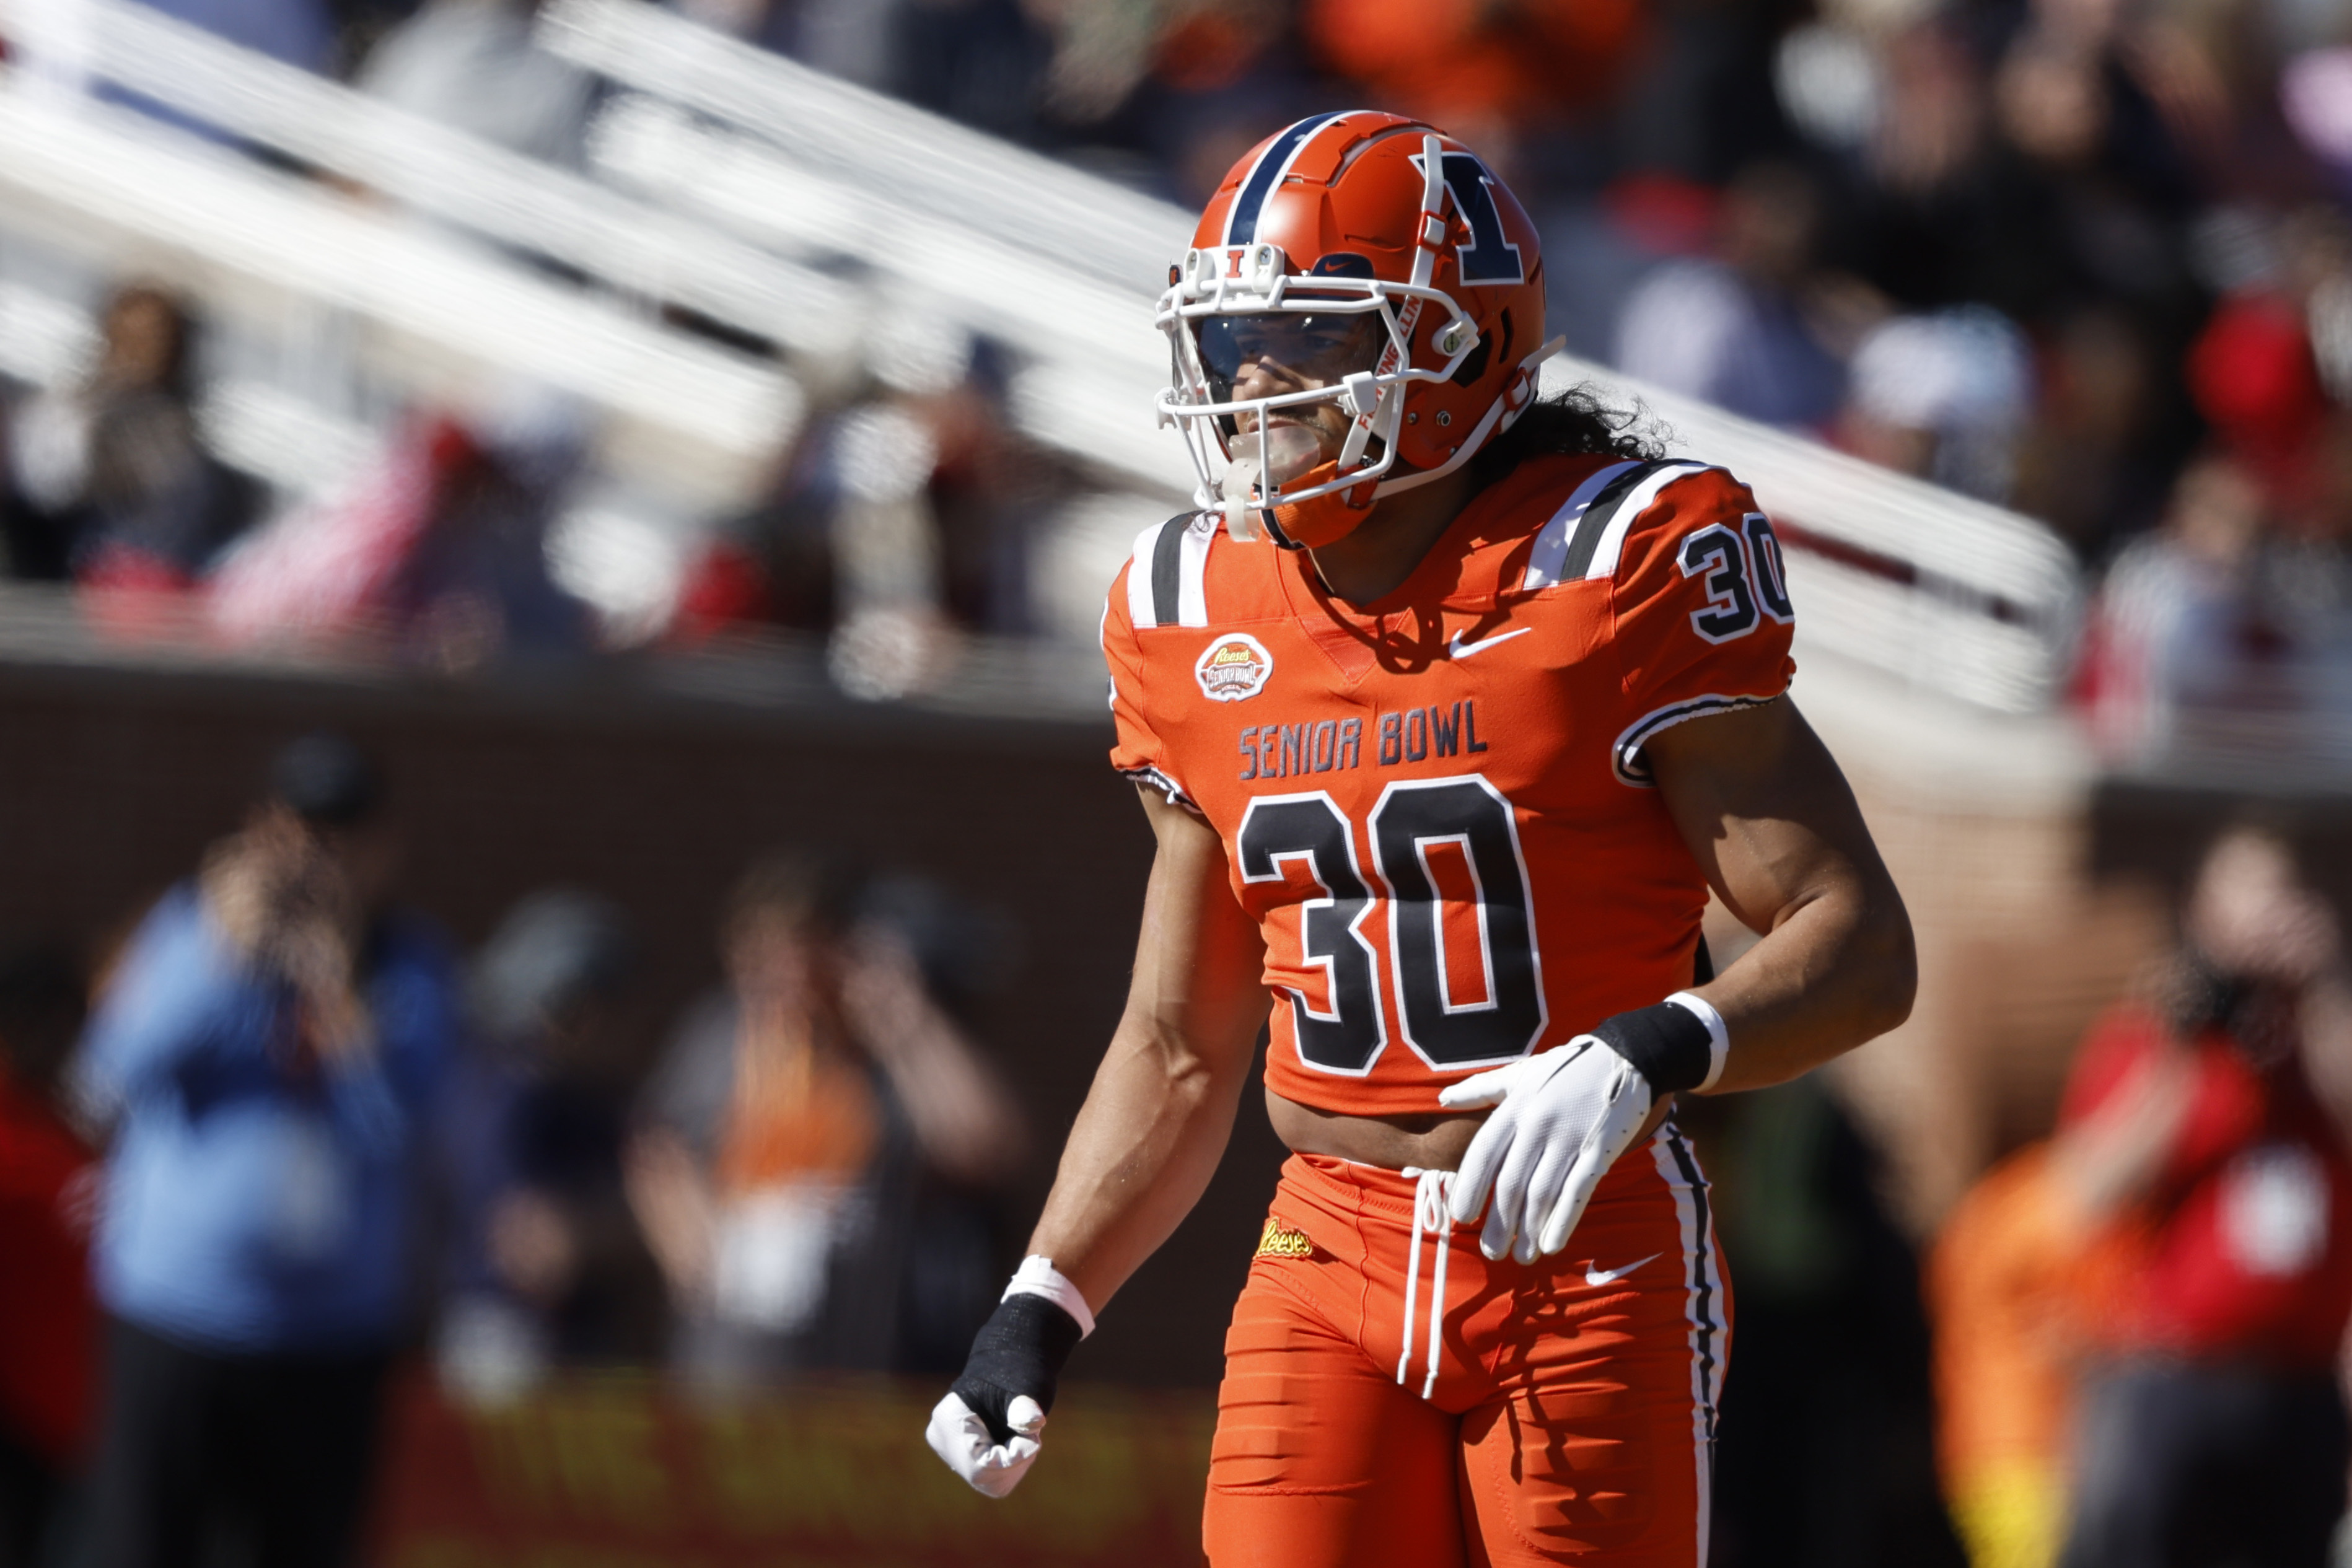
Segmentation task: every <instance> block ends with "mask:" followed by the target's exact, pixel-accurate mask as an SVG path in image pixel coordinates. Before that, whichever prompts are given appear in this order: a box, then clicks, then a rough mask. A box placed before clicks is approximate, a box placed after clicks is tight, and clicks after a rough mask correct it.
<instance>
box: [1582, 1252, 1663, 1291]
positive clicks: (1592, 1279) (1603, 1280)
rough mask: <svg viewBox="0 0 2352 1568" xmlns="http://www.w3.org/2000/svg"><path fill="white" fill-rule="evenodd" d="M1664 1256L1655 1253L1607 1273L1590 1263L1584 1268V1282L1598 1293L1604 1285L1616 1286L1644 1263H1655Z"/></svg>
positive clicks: (1661, 1253) (1660, 1253)
mask: <svg viewBox="0 0 2352 1568" xmlns="http://www.w3.org/2000/svg"><path fill="white" fill-rule="evenodd" d="M1664 1256H1665V1254H1664V1253H1663V1252H1653V1253H1651V1254H1650V1255H1649V1256H1648V1257H1647V1258H1644V1259H1642V1260H1640V1261H1639V1262H1633V1263H1628V1264H1626V1265H1625V1266H1624V1267H1623V1268H1622V1269H1611V1270H1605V1271H1604V1270H1600V1269H1597V1268H1594V1267H1593V1266H1592V1264H1590V1263H1588V1264H1586V1265H1585V1268H1584V1282H1585V1283H1586V1284H1588V1285H1590V1286H1591V1287H1592V1288H1593V1289H1594V1290H1596V1291H1597V1290H1599V1289H1600V1288H1601V1286H1603V1285H1613V1284H1615V1283H1616V1282H1617V1281H1620V1280H1622V1279H1623V1278H1624V1277H1625V1276H1626V1275H1628V1274H1630V1273H1632V1272H1633V1270H1636V1269H1638V1268H1640V1267H1641V1266H1642V1264H1643V1263H1654V1262H1656V1261H1657V1260H1659V1259H1661V1258H1663V1257H1664ZM1595 1261H1596V1262H1597V1261H1598V1260H1597V1259H1596V1260H1595Z"/></svg>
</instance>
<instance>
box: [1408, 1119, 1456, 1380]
mask: <svg viewBox="0 0 2352 1568" xmlns="http://www.w3.org/2000/svg"><path fill="white" fill-rule="evenodd" d="M1403 1174H1404V1175H1406V1176H1412V1177H1414V1178H1415V1180H1414V1184H1413V1189H1412V1255H1411V1256H1410V1257H1409V1258H1408V1259H1407V1260H1406V1261H1405V1266H1404V1346H1403V1348H1402V1349H1401V1350H1399V1351H1398V1352H1397V1382H1398V1384H1399V1385H1402V1384H1403V1382H1404V1377H1405V1371H1406V1368H1407V1367H1409V1366H1410V1365H1411V1364H1412V1317H1413V1309H1414V1307H1415V1306H1416V1305H1417V1304H1418V1302H1419V1300H1420V1296H1421V1239H1422V1237H1423V1235H1424V1234H1427V1235H1429V1236H1430V1238H1431V1239H1433V1240H1434V1241H1435V1242H1436V1243H1437V1268H1436V1270H1435V1271H1434V1275H1433V1278H1432V1279H1431V1281H1430V1292H1429V1375H1428V1376H1427V1377H1426V1378H1424V1379H1423V1382H1422V1385H1421V1396H1422V1397H1423V1399H1426V1398H1428V1397H1429V1396H1430V1395H1431V1394H1433V1393H1434V1392H1435V1391H1436V1388H1437V1353H1438V1349H1439V1347H1440V1344H1441V1343H1442V1342H1441V1340H1440V1338H1439V1334H1440V1331H1441V1330H1442V1329H1443V1328H1444V1322H1445V1255H1446V1254H1447V1253H1448V1252H1450V1251H1452V1250H1453V1248H1452V1247H1451V1246H1450V1245H1448V1239H1449V1238H1450V1237H1451V1236H1452V1234H1453V1230H1454V1210H1453V1208H1452V1207H1451V1206H1452V1204H1453V1201H1454V1173H1453V1172H1452V1171H1425V1170H1423V1169H1422V1168H1421V1167H1420V1166H1405V1168H1404V1173H1403Z"/></svg>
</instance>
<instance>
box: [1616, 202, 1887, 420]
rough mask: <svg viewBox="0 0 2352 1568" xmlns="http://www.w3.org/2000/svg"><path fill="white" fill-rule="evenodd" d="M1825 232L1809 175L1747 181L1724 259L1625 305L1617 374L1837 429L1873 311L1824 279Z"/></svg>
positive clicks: (1729, 210)
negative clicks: (1848, 366) (1849, 359)
mask: <svg viewBox="0 0 2352 1568" xmlns="http://www.w3.org/2000/svg"><path fill="white" fill-rule="evenodd" d="M1820 225H1821V198H1820V193H1818V192H1817V191H1816V190H1815V189H1814V187H1813V184H1812V182H1811V180H1810V179H1808V178H1807V177H1806V175H1805V174H1804V173H1803V172H1801V171H1800V170H1799V169H1797V168H1795V167H1793V166H1791V165H1788V164H1778V163H1762V164H1751V165H1749V166H1748V168H1747V169H1745V170H1743V171H1741V172H1740V175H1739V177H1738V179H1736V180H1734V181H1733V182H1732V183H1731V186H1730V188H1729V189H1728V190H1727V191H1726V192H1725V193H1724V194H1723V200H1722V204H1721V207H1720V209H1719V213H1718V216H1717V238H1716V247H1715V248H1716V255H1715V256H1714V257H1712V258H1710V259H1706V260H1694V261H1682V262H1670V263H1668V264H1667V265H1666V266H1664V267H1660V268H1658V269H1657V270H1656V271H1655V272H1654V273H1652V274H1651V275H1650V277H1648V278H1647V279H1645V280H1644V281H1643V284H1642V286H1641V287H1640V288H1638V289H1637V290H1635V292H1634V293H1633V297H1632V298H1630V299H1628V300H1627V301H1626V303H1625V308H1624V314H1623V315H1622V318H1621V319H1619V322H1618V333H1617V355H1616V360H1617V368H1618V369H1620V370H1622V371H1624V372H1625V373H1626V374H1628V375H1632V376H1638V377H1640V378H1642V379H1643V380H1644V381H1650V382H1656V383H1657V384H1658V385H1660V386H1662V387H1664V388H1666V389H1667V390H1668V391H1670V392H1683V393H1685V394H1687V395H1688V396H1691V397H1696V398H1701V399H1704V400H1705V401H1706V402H1711V403H1716V404H1717V405H1719V406H1721V407H1724V408H1727V409H1729V410H1730V411H1731V412H1732V413H1739V414H1745V415H1747V416H1748V418H1750V419H1759V420H1762V421H1764V422H1765V423H1769V424H1784V425H1798V426H1811V425H1821V424H1825V423H1828V421H1829V418H1830V416H1831V414H1832V413H1834V412H1836V409H1837V406H1838V402H1839V401H1840V397H1841V395H1842V393H1843V391H1844V380H1845V369H1844V366H1843V363H1842V360H1843V353H1844V351H1846V350H1850V349H1851V348H1852V346H1853V338H1854V337H1856V336H1858V335H1859V330H1860V326H1861V325H1863V324H1866V321H1865V322H1862V323H1857V322H1856V320H1855V318H1856V317H1857V316H1858V315H1859V314H1860V313H1861V311H1866V310H1867V309H1868V308H1869V307H1868V303H1867V296H1866V293H1865V295H1864V301H1863V302H1862V304H1861V307H1860V310H1857V309H1856V308H1855V305H1854V303H1853V295H1854V293H1855V292H1857V290H1856V289H1855V288H1853V287H1851V286H1849V287H1845V288H1840V287H1838V285H1837V284H1836V283H1834V282H1833V281H1832V280H1831V279H1828V278H1826V277H1822V276H1821V275H1820V274H1819V273H1818V271H1817V269H1816V260H1815V254H1814V253H1815V244H1816V240H1817V237H1818V231H1819V229H1820Z"/></svg>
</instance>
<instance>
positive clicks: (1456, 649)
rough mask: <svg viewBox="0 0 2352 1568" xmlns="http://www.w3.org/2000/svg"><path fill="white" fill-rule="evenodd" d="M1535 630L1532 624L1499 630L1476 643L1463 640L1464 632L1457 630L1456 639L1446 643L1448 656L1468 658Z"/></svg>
mask: <svg viewBox="0 0 2352 1568" xmlns="http://www.w3.org/2000/svg"><path fill="white" fill-rule="evenodd" d="M1534 630H1535V628H1534V627H1532V626H1522V627H1520V628H1519V629H1518V630H1517V631H1516V632H1496V633H1495V634H1494V635H1493V636H1492V637H1481V638H1479V639H1478V641H1476V642H1475V643H1465V642H1464V641H1463V640H1462V633H1461V632H1455V633H1454V640H1453V641H1452V642H1451V643H1447V644H1446V645H1445V652H1446V656H1447V657H1449V658H1454V659H1466V658H1468V657H1469V656H1470V655H1471V654H1473V653H1485V652H1486V650H1487V649H1489V648H1491V647H1493V646H1494V645H1495V644H1496V643H1507V642H1509V641H1510V640H1511V639H1512V638H1514V637H1524V636H1526V635H1527V634H1528V632H1532V631H1534Z"/></svg>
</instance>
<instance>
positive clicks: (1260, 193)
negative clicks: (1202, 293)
mask: <svg viewBox="0 0 2352 1568" xmlns="http://www.w3.org/2000/svg"><path fill="white" fill-rule="evenodd" d="M1348 112H1349V111H1348V110H1334V111H1333V112H1332V113H1329V114H1318V115H1313V116H1310V117H1309V118H1307V119H1306V120H1300V121H1299V122H1298V123H1297V124H1296V125H1294V126H1292V127H1291V128H1290V129H1289V130H1287V131H1284V132H1283V133H1282V134H1281V135H1279V136H1277V137H1276V138H1275V139H1274V143H1273V145H1271V146H1269V147H1268V148H1267V149H1266V150H1265V156H1263V157H1261V158H1260V159H1259V160H1258V161H1257V167H1256V168H1255V169H1252V170H1251V171H1250V173H1249V178H1248V179H1246V180H1244V181H1243V182H1242V188H1241V190H1240V192H1239V193H1237V194H1235V195H1234V204H1233V207H1232V209H1231V210H1230V211H1228V212H1227V213H1226V214H1225V243H1226V244H1227V245H1248V244H1250V243H1252V242H1253V241H1255V239H1256V238H1257V212H1258V209H1259V208H1260V207H1262V206H1264V205H1265V199H1266V197H1267V196H1268V195H1269V194H1271V193H1273V191H1274V187H1275V184H1276V182H1278V181H1279V180H1281V178H1282V176H1283V175H1284V174H1285V173H1286V172H1288V171H1289V168H1290V161H1291V160H1292V159H1294V158H1296V157H1297V156H1298V150H1299V149H1300V148H1302V147H1304V146H1306V145H1307V140H1308V138H1310V137H1312V136H1313V135H1314V134H1315V133H1316V132H1317V131H1320V130H1322V129H1323V128H1324V127H1325V126H1327V125H1328V124H1330V123H1331V122H1332V121H1333V120H1338V119H1339V118H1340V116H1341V115H1344V114H1346V113H1348Z"/></svg>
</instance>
